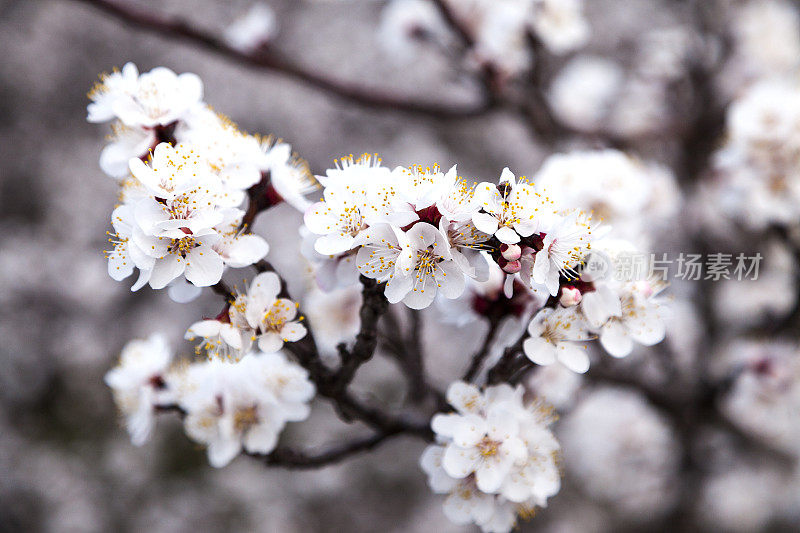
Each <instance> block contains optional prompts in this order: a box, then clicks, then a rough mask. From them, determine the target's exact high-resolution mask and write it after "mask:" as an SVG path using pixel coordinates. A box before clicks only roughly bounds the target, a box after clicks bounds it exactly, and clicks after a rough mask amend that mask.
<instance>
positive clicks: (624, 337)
mask: <svg viewBox="0 0 800 533" xmlns="http://www.w3.org/2000/svg"><path fill="white" fill-rule="evenodd" d="M600 344H602V345H603V349H605V351H606V352H608V353H609V355H613V356H614V357H625V356H626V355H629V354H630V353H631V351H633V341H632V340H631V338H630V337H629V336H628V332H627V330H626V329H625V326H623V325H622V323H620V321H619V320H609V321H608V322H606V324H605V325H604V326H603V329H601V330H600Z"/></svg>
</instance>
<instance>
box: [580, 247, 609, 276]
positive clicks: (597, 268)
mask: <svg viewBox="0 0 800 533" xmlns="http://www.w3.org/2000/svg"><path fill="white" fill-rule="evenodd" d="M611 273H612V265H611V258H610V257H608V255H606V254H605V253H603V252H598V251H594V250H593V251H592V252H591V253H590V254H589V255H588V256H587V257H586V260H585V262H584V265H583V268H582V269H581V279H583V280H584V281H599V280H604V279H608V278H609V277H610V276H611Z"/></svg>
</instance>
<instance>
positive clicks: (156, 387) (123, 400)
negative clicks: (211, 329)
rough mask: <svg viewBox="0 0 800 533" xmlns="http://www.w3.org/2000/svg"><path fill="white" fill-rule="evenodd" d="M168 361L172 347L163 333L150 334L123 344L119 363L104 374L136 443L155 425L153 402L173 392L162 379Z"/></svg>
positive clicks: (162, 399) (163, 398) (161, 400)
mask: <svg viewBox="0 0 800 533" xmlns="http://www.w3.org/2000/svg"><path fill="white" fill-rule="evenodd" d="M171 362H172V351H171V350H170V349H169V346H168V345H167V341H166V339H165V338H164V336H162V335H152V336H150V338H148V339H146V340H138V339H137V340H132V341H130V342H129V343H128V344H127V345H125V348H123V350H122V354H121V355H120V358H119V364H118V365H117V366H116V367H114V368H113V369H111V370H110V371H109V372H108V373H107V374H106V377H105V382H106V384H107V385H108V386H109V387H110V388H111V390H112V392H113V393H114V401H115V403H116V404H117V407H118V408H119V410H120V412H121V413H122V416H123V417H125V427H126V428H127V429H128V433H130V436H131V441H132V442H133V444H135V445H136V446H141V445H142V444H144V443H145V442H146V441H147V439H148V438H149V437H150V433H151V432H152V430H153V426H154V425H155V406H156V405H158V403H159V402H163V401H165V400H167V399H168V398H171V396H172V394H174V391H171V390H169V389H168V387H167V383H166V380H165V378H166V375H167V372H168V370H169V366H170V363H171Z"/></svg>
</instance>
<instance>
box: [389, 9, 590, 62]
mask: <svg viewBox="0 0 800 533" xmlns="http://www.w3.org/2000/svg"><path fill="white" fill-rule="evenodd" d="M443 3H444V4H445V6H446V9H448V10H451V11H452V13H453V15H454V16H455V18H456V19H457V20H458V21H459V23H460V24H462V25H463V26H464V27H465V28H466V30H467V31H468V32H469V34H470V35H471V36H472V39H473V40H474V45H473V48H472V50H471V53H472V59H473V60H474V61H475V62H476V63H477V64H480V65H483V64H490V65H492V67H494V68H496V69H497V70H499V71H501V72H502V73H504V74H505V75H507V76H513V75H516V74H518V73H519V72H521V71H523V70H525V69H526V68H528V66H529V65H530V64H531V61H532V59H533V58H532V54H531V50H530V47H529V43H528V35H529V34H531V35H534V36H535V37H536V38H537V39H538V40H540V41H541V42H542V44H543V45H544V46H545V47H546V48H547V49H548V50H549V51H550V52H552V53H555V54H565V53H567V52H571V51H573V50H575V49H577V48H579V47H581V46H583V45H584V44H585V43H586V41H587V40H588V38H589V33H590V31H589V25H588V23H587V22H586V20H585V18H584V17H583V0H521V1H514V2H495V1H493V0H457V1H454V0H444V1H443ZM382 26H383V31H382V32H381V34H382V36H384V39H385V42H386V44H387V46H389V47H391V49H392V50H393V51H395V50H399V51H400V52H401V53H402V52H403V51H404V49H405V48H407V45H408V44H410V43H412V42H413V40H414V39H418V38H420V37H424V38H427V39H432V40H438V41H440V42H441V41H445V40H446V37H445V36H444V35H443V34H445V33H446V32H447V29H446V25H445V24H444V23H443V22H442V20H441V14H440V12H438V11H437V10H436V8H435V7H434V6H432V5H431V3H430V2H424V1H420V0H393V1H392V2H390V3H389V5H388V6H387V7H386V10H385V12H384V15H383V23H382Z"/></svg>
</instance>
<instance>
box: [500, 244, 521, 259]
mask: <svg viewBox="0 0 800 533" xmlns="http://www.w3.org/2000/svg"><path fill="white" fill-rule="evenodd" d="M500 255H502V256H503V259H505V260H506V261H516V260H517V259H519V257H520V256H521V255H522V248H520V247H519V245H517V244H501V245H500Z"/></svg>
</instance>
